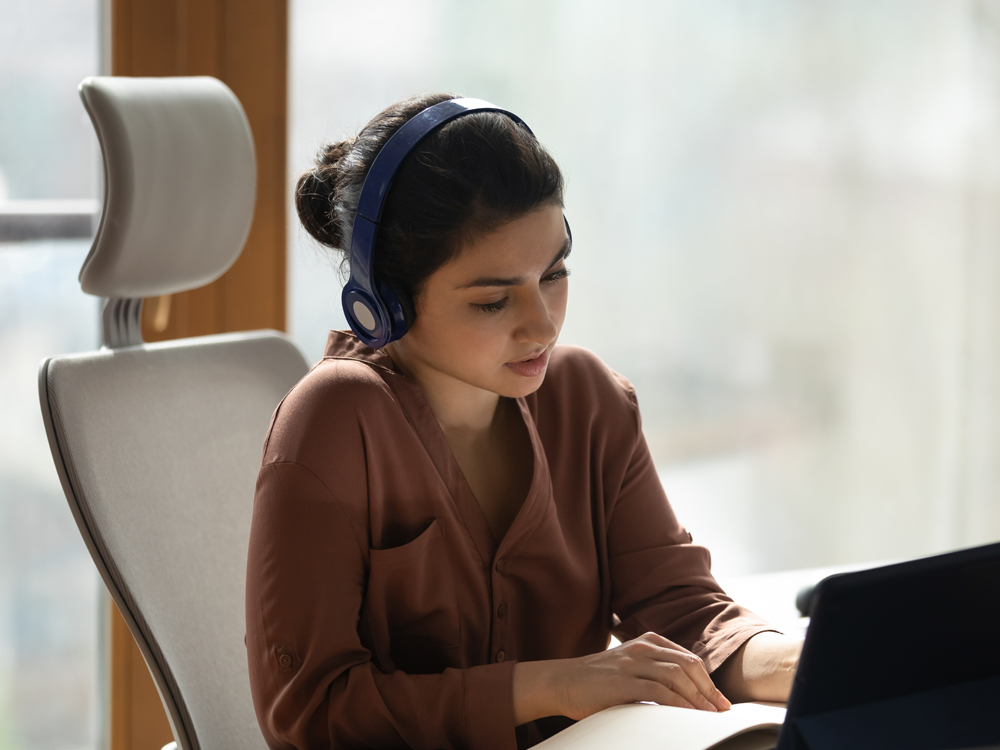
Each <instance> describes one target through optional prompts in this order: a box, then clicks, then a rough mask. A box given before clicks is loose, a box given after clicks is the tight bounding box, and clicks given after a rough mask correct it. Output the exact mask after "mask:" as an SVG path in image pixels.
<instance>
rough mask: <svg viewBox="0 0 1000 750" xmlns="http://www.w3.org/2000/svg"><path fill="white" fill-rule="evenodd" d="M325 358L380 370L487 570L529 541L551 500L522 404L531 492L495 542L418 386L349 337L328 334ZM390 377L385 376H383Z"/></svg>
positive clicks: (520, 402)
mask: <svg viewBox="0 0 1000 750" xmlns="http://www.w3.org/2000/svg"><path fill="white" fill-rule="evenodd" d="M324 358H331V359H352V360H356V361H359V362H364V363H366V364H369V365H371V366H373V367H375V368H376V369H378V370H381V372H380V375H381V376H382V378H383V379H384V380H385V381H386V384H387V385H388V386H389V387H390V388H391V389H392V391H393V392H394V393H395V394H396V397H397V399H398V400H399V403H400V406H401V407H402V409H403V413H404V414H405V416H406V418H407V420H408V421H409V423H410V424H411V425H412V426H413V429H414V430H415V431H416V433H417V435H418V437H419V438H420V442H421V443H422V444H423V446H424V448H425V450H426V451H427V455H428V456H429V457H430V459H431V462H432V463H433V464H434V467H435V468H436V469H437V471H438V474H439V475H440V476H441V480H442V481H443V482H444V485H445V487H446V488H447V490H448V492H449V494H450V495H451V498H452V501H453V502H454V504H455V507H456V510H457V511H458V515H459V517H460V518H461V519H462V523H463V524H464V525H465V528H466V530H467V531H468V533H469V536H470V538H471V539H472V543H473V544H474V545H475V547H476V551H477V552H478V553H479V556H480V558H481V559H482V561H483V565H484V566H486V567H491V566H492V565H493V561H494V559H495V558H496V557H497V556H502V555H506V554H511V553H513V552H515V551H516V550H517V549H518V548H520V546H521V545H522V544H523V543H524V541H526V540H527V538H528V537H529V536H530V534H531V532H532V531H533V530H534V529H535V527H536V526H537V525H538V522H539V521H540V520H541V518H542V515H543V513H544V509H545V505H546V500H547V499H550V496H551V480H550V477H549V466H548V460H547V459H546V456H545V450H544V448H543V447H542V441H541V438H540V437H539V435H538V429H537V428H536V426H535V420H534V417H533V416H532V414H531V411H530V410H529V409H528V405H527V403H526V401H525V400H524V399H523V398H518V399H515V401H516V403H517V406H518V409H519V411H520V414H521V419H522V420H523V421H524V426H525V429H526V430H527V432H528V438H529V439H530V440H531V452H532V456H533V467H532V474H531V486H530V487H529V488H528V494H527V496H526V497H525V498H524V502H523V503H522V504H521V508H520V509H519V510H518V512H517V516H515V518H514V521H513V523H511V525H510V528H509V529H508V530H507V533H506V535H505V536H504V538H503V539H500V540H497V539H496V538H494V536H493V532H492V531H491V530H490V527H489V524H488V523H487V521H486V515H485V514H484V513H483V509H482V507H481V506H480V505H479V501H478V500H476V496H475V494H473V492H472V488H471V487H470V486H469V482H468V481H467V480H466V478H465V474H464V473H463V472H462V468H461V467H460V466H459V465H458V460H457V459H456V458H455V454H454V453H453V452H452V450H451V446H450V445H448V439H447V438H446V437H445V435H444V431H443V430H442V429H441V425H440V423H439V422H438V420H437V417H435V416H434V412H433V411H432V410H431V407H430V404H429V403H428V402H427V398H426V397H425V396H424V391H423V389H422V388H421V387H420V384H419V383H417V381H416V380H414V379H413V378H411V377H409V376H408V375H404V374H403V373H402V372H400V370H399V369H398V368H397V367H396V365H395V363H394V362H393V360H392V357H390V356H389V354H388V352H386V351H385V350H384V349H380V350H376V349H371V348H370V347H367V346H365V345H364V344H362V343H361V342H360V341H359V340H358V338H357V337H356V336H355V335H354V334H352V333H350V332H348V331H330V336H329V338H328V339H327V345H326V352H325V354H324ZM387 371H388V372H387Z"/></svg>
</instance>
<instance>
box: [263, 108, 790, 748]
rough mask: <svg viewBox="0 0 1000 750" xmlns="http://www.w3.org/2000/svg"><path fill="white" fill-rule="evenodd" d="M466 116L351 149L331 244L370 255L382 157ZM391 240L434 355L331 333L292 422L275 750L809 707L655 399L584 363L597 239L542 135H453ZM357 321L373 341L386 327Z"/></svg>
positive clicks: (426, 164) (267, 548)
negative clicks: (715, 537)
mask: <svg viewBox="0 0 1000 750" xmlns="http://www.w3.org/2000/svg"><path fill="white" fill-rule="evenodd" d="M450 99H452V97H449V96H445V95H433V96H423V97H417V98H413V99H410V100H407V101H404V102H401V103H399V104H397V105H394V106H392V107H389V108H388V109H386V110H384V111H383V112H381V113H379V114H378V115H377V116H376V117H375V118H374V119H373V120H372V121H371V122H370V123H369V124H368V125H367V126H365V128H364V129H363V130H362V131H361V132H360V134H359V135H358V137H357V138H355V139H352V140H350V141H344V142H341V143H337V144H334V145H332V146H330V147H328V148H327V149H326V150H325V151H324V153H323V154H322V155H321V157H320V159H319V161H318V163H317V165H316V168H315V169H314V170H313V171H311V172H309V173H307V174H305V175H303V177H302V178H301V179H300V181H299V185H298V189H297V206H298V211H299V216H300V218H301V219H302V222H303V224H304V226H305V227H306V229H307V230H308V231H309V232H310V233H311V234H312V235H313V236H314V237H316V239H318V240H319V241H320V242H321V243H323V244H325V245H327V246H329V247H330V248H333V249H335V250H338V251H341V252H344V253H346V252H347V249H348V248H350V247H352V239H357V238H356V237H353V235H352V232H353V233H354V234H355V235H356V234H357V233H358V232H359V231H361V230H359V229H358V227H359V226H361V221H362V220H361V219H357V220H356V214H359V215H360V214H363V213H364V212H363V211H359V209H358V203H359V197H360V196H361V193H362V185H363V184H364V181H365V177H366V175H368V173H369V171H371V172H372V173H374V172H376V171H377V170H375V169H372V164H373V162H374V161H375V159H376V157H377V156H378V155H379V153H380V152H381V151H382V150H383V147H384V146H385V144H386V143H387V142H388V140H389V138H390V137H391V136H392V135H393V134H394V133H395V132H396V131H397V130H399V128H400V127H401V126H403V125H404V123H407V122H408V121H410V119H411V118H413V117H414V116H416V115H417V114H418V113H421V112H425V111H427V110H428V108H430V107H432V106H434V105H437V104H439V103H441V102H445V101H448V100H450ZM443 106H444V105H443ZM447 106H453V105H451V104H449V105H447ZM438 109H441V108H438ZM424 116H425V117H426V114H425V115H424ZM415 122H416V121H415ZM391 150H392V146H390V147H388V148H386V149H385V151H386V152H389V151H391ZM373 179H374V178H373ZM366 190H367V187H366ZM362 200H365V199H362ZM369 218H371V219H372V221H374V220H376V219H377V220H378V224H377V226H378V229H377V236H376V239H375V240H374V243H375V244H374V260H373V266H374V267H373V272H374V276H375V278H376V279H378V282H379V283H381V284H383V285H384V286H383V287H382V288H383V289H385V290H387V291H386V294H387V295H390V294H391V295H392V296H393V297H396V298H398V300H399V305H400V308H401V311H400V312H399V315H400V316H403V315H404V314H405V318H406V322H405V324H404V325H403V329H405V330H406V333H405V335H403V336H401V337H399V338H398V339H396V340H392V341H391V342H389V343H388V344H387V345H385V346H384V347H382V348H379V349H372V348H370V347H368V346H365V345H364V344H362V343H361V342H360V341H359V340H358V338H357V337H356V336H355V335H353V334H350V333H345V332H337V331H334V332H331V334H330V338H329V342H328V344H327V350H326V355H325V357H324V359H323V360H322V361H321V362H320V363H319V364H317V365H316V367H314V368H313V369H312V371H311V372H310V373H309V374H308V375H307V376H306V377H305V378H304V379H303V380H302V381H301V382H300V383H299V384H298V385H297V386H296V387H295V388H294V389H292V391H291V392H290V393H289V394H288V396H287V397H286V398H285V399H284V401H283V402H282V404H281V405H280V406H279V408H278V409H277V411H276V412H275V415H274V419H273V421H272V425H271V428H270V432H269V434H268V438H267V442H266V443H265V447H264V455H263V462H262V467H261V470H260V475H259V478H258V483H257V491H256V496H255V501H254V514H253V524H252V530H251V539H250V550H249V564H248V575H247V648H248V653H249V661H250V678H251V686H252V689H253V697H254V704H255V707H256V711H257V717H258V721H259V723H260V726H261V728H262V730H263V732H264V734H265V737H266V738H267V740H268V743H269V744H270V745H271V746H272V747H275V748H278V747H281V748H291V747H296V748H306V747H379V748H388V747H406V746H409V747H414V748H444V747H471V748H513V747H515V746H518V745H520V746H527V745H530V744H533V743H534V742H537V741H538V740H540V739H541V738H544V737H545V736H548V735H549V734H551V733H552V732H554V731H557V730H558V729H559V728H561V727H563V726H566V725H567V724H568V723H569V720H573V719H580V718H583V717H585V716H588V715H590V714H592V713H594V712H596V711H599V710H601V709H603V708H606V707H609V706H613V705H617V704H621V703H626V702H633V701H655V702H657V703H661V704H669V705H675V706H683V707H687V708H692V709H697V710H705V711H722V710H726V709H727V708H728V707H729V705H730V700H747V699H751V700H776V701H780V700H784V699H785V698H787V695H788V690H789V687H790V684H791V676H792V672H793V670H794V666H795V663H796V660H797V657H798V651H799V647H800V644H799V643H798V642H797V641H795V640H792V639H787V638H785V637H784V636H782V635H780V634H778V633H775V632H773V629H772V628H770V627H769V626H768V624H767V623H766V622H763V621H762V620H760V619H759V618H757V617H755V616H754V615H753V614H751V613H749V612H747V611H746V610H744V609H742V608H740V607H739V606H737V605H735V604H734V603H733V602H732V601H731V600H730V599H729V598H727V597H726V596H725V594H724V593H723V592H722V590H721V589H720V587H719V586H718V584H717V583H716V582H715V580H714V579H713V578H712V576H711V574H710V572H709V557H708V552H707V551H706V550H705V549H704V548H702V547H698V546H695V545H693V544H692V543H691V536H690V534H688V533H687V531H685V530H684V528H683V527H682V526H681V525H680V524H679V523H678V522H677V520H676V518H675V517H674V515H673V512H672V511H671V509H670V506H669V503H668V502H667V499H666V497H665V495H664V493H663V489H662V487H661V485H660V482H659V479H658V477H657V474H656V471H655V468H654V466H653V463H652V460H651V458H650V455H649V451H648V450H647V447H646V443H645V441H644V439H643V436H642V431H641V427H640V420H639V410H638V406H637V403H636V399H635V394H634V392H633V390H632V388H631V386H630V385H629V384H628V382H627V381H625V380H624V378H622V377H620V376H618V375H616V374H615V373H613V372H612V371H610V370H609V369H608V368H607V367H606V366H605V365H604V364H603V363H602V362H601V361H600V360H599V359H597V358H596V357H595V356H594V355H593V354H591V353H589V352H587V351H585V350H582V349H578V348H573V347H566V346H558V347H557V346H556V340H557V338H558V335H559V330H560V328H561V326H562V322H563V317H564V315H565V311H566V302H567V291H568V283H569V282H568V278H567V277H568V275H569V270H568V269H567V268H566V259H567V256H568V255H569V253H570V249H571V240H570V236H569V233H568V228H569V227H568V224H567V223H566V222H565V220H564V218H563V213H562V177H561V174H560V172H559V169H558V167H557V166H556V164H555V162H554V161H553V160H552V158H551V157H550V156H549V154H548V153H547V152H546V151H545V150H544V149H543V148H542V147H541V145H540V144H539V143H538V142H537V141H536V140H535V139H534V137H533V136H532V135H531V133H530V131H529V130H527V128H526V127H525V126H523V124H522V123H520V121H519V120H517V118H515V117H514V116H512V115H509V113H503V112H499V111H476V112H471V113H467V114H465V115H464V116H460V117H456V118H455V119H451V120H450V121H448V122H446V123H445V124H443V125H441V126H440V127H437V128H436V129H435V130H433V132H430V134H429V135H427V136H426V137H425V138H424V139H423V140H421V141H420V142H419V143H418V144H417V145H416V146H415V147H414V148H413V150H412V151H411V152H410V153H409V155H408V156H406V158H405V160H404V161H403V162H402V163H401V165H400V166H399V168H398V170H397V171H395V173H394V181H393V182H392V183H391V188H389V189H388V192H387V193H386V197H385V203H384V208H383V210H382V213H381V217H378V216H374V217H369ZM359 236H360V235H359ZM359 242H360V240H359ZM354 252H355V255H353V256H352V257H353V260H354V262H355V263H359V260H358V258H359V255H358V254H357V251H354ZM353 270H354V272H355V275H359V276H363V275H364V274H362V273H361V272H360V271H359V269H357V268H355V269H353ZM353 284H354V279H353V278H352V281H351V282H350V283H349V284H348V289H350V288H352V285H353ZM358 299H362V298H360V297H359V298H358ZM364 299H367V298H364ZM351 304H353V305H354V307H353V308H352V307H351ZM351 304H348V305H346V308H347V311H348V314H349V315H353V317H354V318H355V328H356V330H358V331H359V332H360V333H361V334H362V336H365V334H366V331H368V330H371V329H373V328H375V327H377V324H376V323H375V322H374V318H375V317H377V316H374V317H373V315H372V312H371V311H369V310H368V308H367V307H366V305H367V304H368V303H367V302H364V303H363V304H361V307H360V308H359V307H357V304H358V303H357V302H354V303H351ZM407 308H409V309H408V310H407ZM352 310H353V312H352ZM359 316H360V317H359ZM357 320H362V321H363V322H362V324H361V326H360V328H359V327H358V326H357V325H356V322H357ZM385 338H386V337H383V340H385ZM388 338H392V337H388ZM379 343H381V342H379ZM612 633H614V634H615V635H616V636H617V637H618V638H619V639H620V640H622V641H623V645H621V646H619V647H617V648H615V649H611V650H606V648H607V646H608V643H609V639H610V636H611V634H612ZM727 696H728V698H727ZM546 717H555V718H546ZM563 717H568V718H563Z"/></svg>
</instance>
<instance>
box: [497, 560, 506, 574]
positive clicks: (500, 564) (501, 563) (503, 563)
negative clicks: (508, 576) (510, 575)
mask: <svg viewBox="0 0 1000 750" xmlns="http://www.w3.org/2000/svg"><path fill="white" fill-rule="evenodd" d="M505 567H507V561H506V560H504V559H503V558H502V557H501V558H500V559H499V560H497V565H496V568H497V573H503V569H504V568H505Z"/></svg>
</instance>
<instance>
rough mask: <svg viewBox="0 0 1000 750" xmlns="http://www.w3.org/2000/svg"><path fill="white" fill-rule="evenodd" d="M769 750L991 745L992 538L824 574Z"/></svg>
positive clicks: (995, 667) (999, 656) (995, 633)
mask: <svg viewBox="0 0 1000 750" xmlns="http://www.w3.org/2000/svg"><path fill="white" fill-rule="evenodd" d="M814 597H815V599H814V601H813V602H812V609H811V620H810V624H809V630H808V633H807V634H806V640H805V645H804V646H803V649H802V657H801V659H800V661H799V667H798V671H797V672H796V674H795V682H794V684H793V687H792V692H791V696H790V697H789V701H788V712H787V716H786V719H785V724H784V726H783V727H782V730H781V735H780V737H779V739H778V746H777V750H841V749H842V748H851V749H852V750H869V749H870V750H888V749H891V748H906V749H907V750H953V749H958V748H975V747H983V746H988V745H996V744H998V743H1000V543H997V544H989V545H986V546H982V547H974V548H972V549H965V550H960V551H958V552H950V553H947V554H943V555H935V556H933V557H926V558H921V559H919V560H911V561H908V562H904V563H898V564H895V565H887V566H885V567H882V568H875V569H872V570H864V571H860V572H856V573H842V574H838V575H833V576H830V577H829V578H826V579H824V580H823V581H821V582H820V584H819V585H818V586H817V587H816V591H815V594H814Z"/></svg>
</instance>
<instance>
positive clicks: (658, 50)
mask: <svg viewBox="0 0 1000 750" xmlns="http://www.w3.org/2000/svg"><path fill="white" fill-rule="evenodd" d="M290 13H291V15H290V40H289V56H290V61H289V62H290V80H289V92H290V99H289V144H288V145H289V150H288V166H289V173H288V175H289V194H290V192H291V187H292V185H293V184H294V180H295V179H296V177H297V175H298V174H299V173H300V172H301V171H303V170H304V169H307V168H308V167H309V165H310V163H311V161H312V158H313V157H314V155H315V153H316V152H317V151H318V150H319V148H320V147H321V146H322V145H323V144H324V143H326V142H328V141H330V140H340V139H342V138H344V137H346V136H349V135H351V134H353V133H354V132H356V131H357V129H358V128H360V127H361V126H362V125H363V124H364V123H365V122H366V121H367V120H368V119H369V118H370V117H371V116H372V115H374V114H375V113H376V112H377V111H378V110H379V109H381V108H382V107H384V106H386V105H387V104H389V103H391V102H393V101H396V100H398V99H400V98H403V97H406V96H409V95H411V94H413V93H417V92H426V91H452V92H456V93H461V94H464V95H468V96H476V97H480V98H485V99H489V100H491V101H493V102H495V103H497V104H499V105H502V106H504V107H506V108H508V109H511V110H512V111H514V112H516V113H518V114H519V115H520V116H522V117H523V118H524V119H525V120H526V121H527V122H528V123H529V125H531V127H532V129H533V130H534V131H535V133H536V134H537V135H538V137H539V138H540V140H541V141H542V142H543V143H544V144H545V145H546V146H548V148H549V149H550V150H551V151H552V153H553V154H554V155H555V156H556V158H557V159H558V161H559V163H560V165H561V166H562V168H563V171H564V173H565V176H566V179H567V190H566V213H567V216H568V217H569V220H570V222H571V223H572V226H573V234H574V252H573V255H572V257H571V258H570V262H569V265H570V267H571V268H572V271H573V276H572V279H571V282H570V309H569V314H568V318H567V322H566V326H565V328H564V331H563V335H562V340H563V341H566V342H569V343H574V344H579V345H582V346H585V347H588V348H590V349H592V350H593V351H595V352H597V353H598V354H599V355H600V356H601V357H602V358H604V359H605V361H607V362H608V363H609V364H610V365H611V366H612V367H613V368H615V369H616V370H618V371H619V372H621V373H622V374H624V375H625V376H627V377H628V378H629V379H630V380H631V381H632V382H633V383H634V384H635V386H636V390H637V392H638V395H639V403H640V406H641V409H642V414H643V425H644V429H645V432H646V435H647V438H648V440H649V443H650V446H651V448H652V451H653V455H654V457H655V460H656V462H657V465H658V467H659V470H660V473H661V476H662V479H663V483H664V485H665V487H666V489H667V493H668V495H669V497H670V499H671V501H672V503H673V504H674V506H675V508H676V510H677V512H678V515H679V516H680V518H681V520H682V521H683V522H684V523H685V524H686V525H687V526H688V528H689V529H690V530H691V531H692V533H693V535H694V538H695V540H696V541H697V542H699V543H704V544H706V545H707V546H708V547H709V548H710V549H711V550H712V555H713V560H714V566H715V570H716V572H717V574H718V575H719V577H720V578H721V579H722V580H723V581H725V579H726V578H727V577H731V576H739V575H744V574H748V573H754V572H763V571H774V570H783V569H789V568H798V567H808V566H818V565H830V564H835V563H847V562H862V561H876V560H885V559H893V558H900V557H907V556H914V555H921V554H927V553H931V552H935V551H940V550H946V549H952V548H956V547H962V546H968V545H972V544H977V543H983V542H987V541H992V540H996V539H998V538H1000V502H998V501H997V490H998V487H1000V460H998V459H1000V388H998V386H997V384H998V383H1000V216H998V211H997V206H998V205H1000V2H997V1H995V0H989V1H987V0H981V1H978V2H976V1H974V0H949V1H946V0H867V1H865V2H862V1H861V0H840V1H838V2H833V1H824V2H814V1H813V0H755V1H754V2H747V1H746V0H715V2H712V3H705V2H700V1H699V0H671V1H664V0H660V1H657V2H653V1H651V0H648V1H640V0H615V1H614V2H612V1H611V0H573V1H570V0H562V1H557V0H531V1H530V2H529V1H528V0H509V1H505V2H502V3H495V2H494V3H488V2H484V1H482V0H475V1H474V2H473V1H471V0H374V1H372V2H364V3H357V2H353V3H352V2H344V1H342V0H291V2H290ZM102 24H103V21H102V10H101V5H100V3H99V2H98V0H33V1H32V2H31V3H26V2H23V0H22V2H14V1H13V0H0V102H3V104H2V106H0V210H2V207H3V205H4V203H5V202H10V201H43V200H44V201H52V200H74V201H87V200H89V201H96V200H99V199H100V196H101V188H100V161H99V151H98V148H97V143H96V139H95V138H94V136H93V135H92V131H91V127H90V124H89V121H88V120H87V118H86V115H85V113H84V110H83V108H82V106H81V105H80V103H79V100H78V98H77V94H76V86H77V84H78V83H79V81H80V80H81V79H82V78H83V77H84V76H86V75H93V74H97V73H100V72H102V70H103V69H104V68H103V67H102V62H101V61H102V59H103V52H102V46H101V39H102V36H103V32H102ZM289 211H290V213H289V254H288V257H289V279H290V281H289V333H290V334H291V336H292V337H293V338H294V339H295V340H296V342H297V343H298V344H299V345H300V346H301V347H302V348H303V349H304V350H305V351H306V353H307V355H308V357H309V358H310V359H312V360H315V359H318V358H319V357H320V356H321V353H322V348H323V343H324V341H325V338H326V332H327V331H328V330H329V329H330V328H342V327H345V323H344V319H343V316H342V313H341V312H340V309H339V306H340V302H339V300H340V279H339V277H338V274H337V271H336V265H337V259H335V258H330V257H329V256H328V255H326V254H325V251H324V250H323V249H321V248H319V247H317V246H316V245H315V243H313V242H311V241H310V240H308V238H307V237H306V235H305V233H304V232H303V231H302V230H301V229H300V228H299V227H298V224H297V222H296V221H295V219H294V212H293V210H292V209H291V202H290V201H289ZM88 247H89V242H88V241H87V240H86V239H85V238H81V239H77V240H60V241H53V240H46V241H37V240H36V241H32V242H23V241H7V242H2V241H0V394H2V396H0V750H13V749H15V748H16V749H17V750H22V749H24V750H27V749H29V748H30V749H31V750H35V749H36V748H37V749H39V750H41V749H42V748H45V749H46V750H51V749H53V748H60V749H61V748H67V749H69V748H73V749H76V748H81V749H82V748H94V747H95V746H96V745H97V743H98V738H97V735H96V732H97V726H98V722H97V717H96V711H97V706H98V702H97V700H96V697H95V695H96V685H97V681H98V672H99V668H100V658H99V634H100V628H99V626H98V621H99V616H100V614H99V613H100V611H101V609H100V607H99V606H98V597H99V587H100V584H99V580H98V577H97V575H96V573H95V572H94V569H93V565H92V563H91V562H90V559H89V556H88V554H87V552H86V549H85V548H84V546H83V543H82V541H81V540H80V537H79V534H78V532H77V531H76V528H75V525H74V522H73V519H72V517H71V515H70V512H69V509H68V507H67V505H66V501H65V499H64V498H63V496H62V491H61V489H60V487H59V483H58V479H57V477H56V474H55V471H54V469H53V467H52V461H51V458H50V455H49V451H48V446H47V442H46V439H45V435H44V429H43V427H42V422H41V418H40V415H39V413H38V399H37V385H36V370H37V366H38V363H39V362H40V360H41V359H42V358H43V357H45V356H49V355H52V354H57V353H64V352H69V351H75V350H86V349H91V348H94V347H95V346H97V345H98V301H97V300H95V299H92V298H89V297H87V296H86V295H84V294H82V293H81V292H80V291H79V288H78V286H77V284H76V273H77V271H78V270H79V267H80V265H81V263H82V261H83V258H84V256H85V255H86V251H87V249H88Z"/></svg>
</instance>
